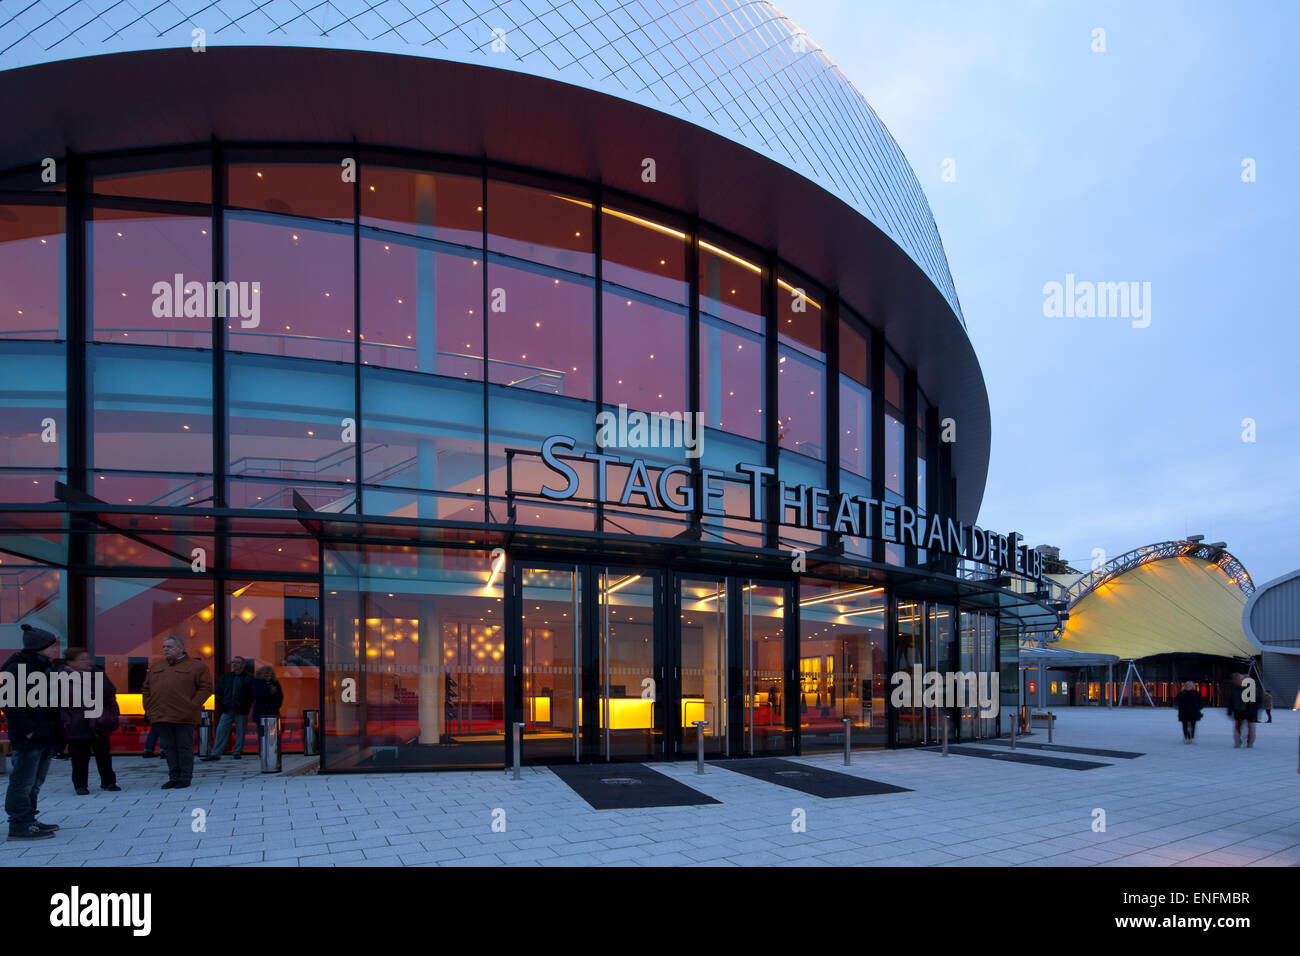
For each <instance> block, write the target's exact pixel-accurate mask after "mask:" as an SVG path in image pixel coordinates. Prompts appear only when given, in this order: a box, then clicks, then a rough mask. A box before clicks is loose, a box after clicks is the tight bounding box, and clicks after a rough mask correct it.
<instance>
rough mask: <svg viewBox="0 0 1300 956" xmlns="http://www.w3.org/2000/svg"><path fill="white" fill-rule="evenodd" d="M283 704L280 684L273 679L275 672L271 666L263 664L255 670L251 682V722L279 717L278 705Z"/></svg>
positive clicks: (282, 692) (282, 691)
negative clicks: (255, 672)
mask: <svg viewBox="0 0 1300 956" xmlns="http://www.w3.org/2000/svg"><path fill="white" fill-rule="evenodd" d="M283 703H284V690H283V688H281V687H280V682H279V681H278V680H276V679H275V671H274V670H272V669H271V665H269V664H263V665H262V666H261V667H259V668H258V669H257V674H256V675H255V679H254V681H253V720H254V721H259V720H261V719H262V718H263V717H279V716H280V705H281V704H283ZM258 726H261V725H260V724H259V725H258Z"/></svg>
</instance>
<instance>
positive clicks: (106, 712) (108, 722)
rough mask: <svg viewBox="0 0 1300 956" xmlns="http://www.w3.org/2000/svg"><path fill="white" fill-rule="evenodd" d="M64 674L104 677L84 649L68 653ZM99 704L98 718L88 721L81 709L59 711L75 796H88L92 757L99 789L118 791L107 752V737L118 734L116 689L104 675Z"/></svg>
mask: <svg viewBox="0 0 1300 956" xmlns="http://www.w3.org/2000/svg"><path fill="white" fill-rule="evenodd" d="M66 660H67V665H66V666H65V667H64V668H63V670H64V672H67V673H73V674H84V673H90V674H95V673H101V674H102V673H103V670H104V669H103V668H102V667H99V666H97V665H96V664H95V662H94V660H93V659H92V658H91V656H90V651H88V650H86V648H84V647H74V648H71V649H69V651H68V656H67V658H66ZM102 694H103V696H102V698H101V700H102V704H101V706H100V713H99V716H98V717H90V716H88V715H87V714H86V708H84V707H64V708H61V709H60V711H59V714H60V716H61V717H62V720H63V730H64V735H65V736H66V737H67V738H68V754H69V756H70V757H71V758H72V787H73V789H74V790H76V791H77V795H78V796H82V797H84V796H86V795H87V794H89V793H90V755H91V754H94V755H95V769H96V770H98V771H99V789H101V790H112V791H118V790H121V789H122V788H121V787H119V786H118V785H117V774H115V773H114V772H113V754H112V752H111V751H110V749H109V736H110V735H111V734H112V733H113V731H115V730H117V727H118V724H119V723H120V719H119V718H120V714H119V712H118V709H117V688H116V687H114V686H113V682H112V681H111V680H109V679H108V675H107V674H104V686H103V691H102Z"/></svg>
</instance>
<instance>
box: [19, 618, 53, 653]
mask: <svg viewBox="0 0 1300 956" xmlns="http://www.w3.org/2000/svg"><path fill="white" fill-rule="evenodd" d="M57 643H59V639H58V638H57V637H55V636H54V635H53V634H51V633H50V632H49V631H46V630H42V629H41V628H39V627H32V626H31V625H30V624H24V625H23V650H25V651H42V650H44V649H45V648H47V647H49V646H50V645H51V644H57Z"/></svg>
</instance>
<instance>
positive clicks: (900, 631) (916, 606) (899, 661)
mask: <svg viewBox="0 0 1300 956" xmlns="http://www.w3.org/2000/svg"><path fill="white" fill-rule="evenodd" d="M924 614H925V605H924V604H922V603H921V602H920V601H906V600H903V599H901V598H897V599H895V602H894V669H893V673H894V674H899V673H902V674H906V675H908V676H909V680H910V682H911V683H913V684H915V683H918V682H919V681H918V675H919V676H920V679H922V680H923V679H924V674H925V628H924V626H923V623H924ZM891 692H892V688H891ZM911 696H912V700H911V703H910V704H908V705H905V706H902V707H896V708H894V714H895V718H896V720H897V725H896V730H895V741H896V742H897V743H899V744H923V743H925V709H924V707H923V706H922V697H921V694H919V693H917V692H916V691H914V692H913V693H912V695H911Z"/></svg>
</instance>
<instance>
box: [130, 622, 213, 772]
mask: <svg viewBox="0 0 1300 956" xmlns="http://www.w3.org/2000/svg"><path fill="white" fill-rule="evenodd" d="M162 650H163V659H162V660H160V661H154V663H153V664H152V665H150V667H149V673H148V675H147V676H146V677H145V679H144V710H145V713H147V714H148V715H149V720H150V722H151V723H152V725H153V726H154V727H155V728H157V730H158V740H159V742H161V744H162V752H163V756H164V757H166V758H167V782H166V783H164V784H163V785H162V789H163V790H181V789H184V788H185V787H188V786H189V785H190V781H191V780H192V778H193V777H194V727H195V725H196V724H197V723H198V722H199V715H200V714H201V713H202V712H203V702H204V701H206V700H207V699H208V695H209V694H211V693H212V676H211V675H210V674H209V673H208V668H207V665H205V664H204V663H203V662H202V661H200V660H198V659H196V658H193V657H190V656H189V655H188V654H186V653H185V645H184V643H182V641H181V639H180V638H179V637H177V636H176V635H175V634H169V635H168V636H167V637H166V638H164V639H163V645H162Z"/></svg>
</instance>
